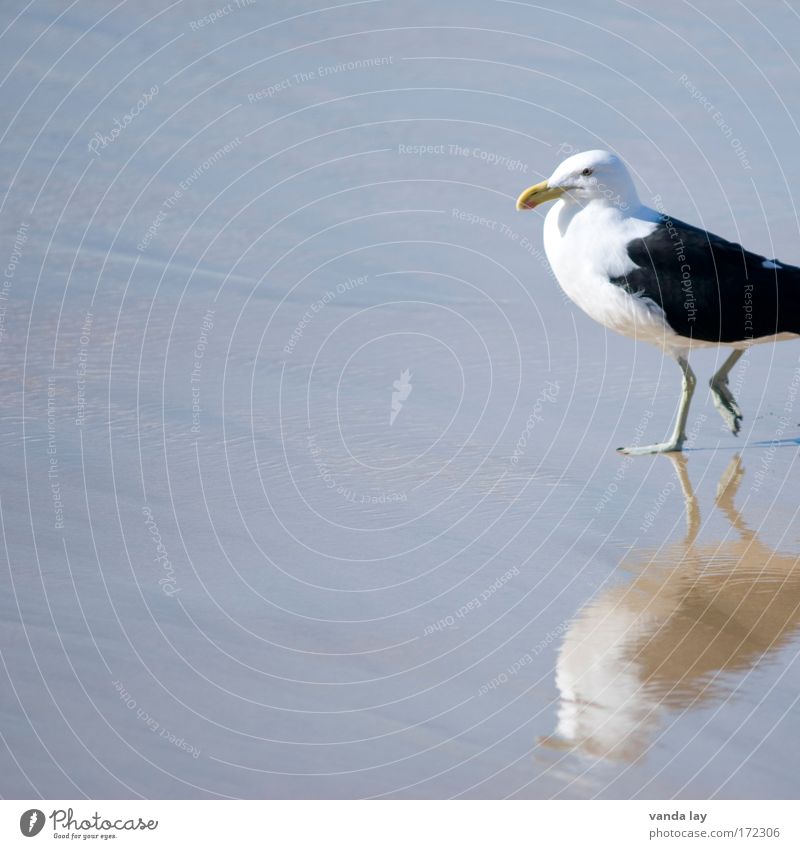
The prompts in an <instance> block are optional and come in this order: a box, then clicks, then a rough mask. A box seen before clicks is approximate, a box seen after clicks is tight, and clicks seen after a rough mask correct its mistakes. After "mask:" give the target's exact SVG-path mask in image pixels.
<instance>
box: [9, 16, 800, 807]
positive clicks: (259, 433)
mask: <svg viewBox="0 0 800 849" xmlns="http://www.w3.org/2000/svg"><path fill="white" fill-rule="evenodd" d="M412 7H413V8H412ZM16 8H17V10H19V11H21V12H22V13H21V15H20V17H19V18H17V19H16V20H14V22H13V24H12V25H11V26H10V28H9V30H8V32H7V33H6V34H5V35H4V36H3V38H2V43H3V45H4V47H5V49H4V50H3V51H0V71H1V72H2V74H3V76H5V75H6V74H8V77H7V80H6V82H5V83H4V84H3V92H4V97H3V99H2V100H1V101H0V103H1V104H2V106H1V107H0V108H2V109H3V112H4V116H3V117H4V120H3V127H5V128H6V130H5V137H4V138H3V141H2V155H1V156H0V162H2V167H3V173H4V175H5V187H7V188H8V191H7V193H5V195H4V197H3V199H2V211H1V213H0V214H1V215H2V218H1V219H0V223H1V225H2V244H3V245H4V268H5V269H6V273H5V278H4V281H3V283H4V285H3V293H4V295H3V300H4V303H3V304H2V306H4V307H5V311H4V312H3V313H2V319H3V320H2V325H0V326H1V327H2V334H0V356H2V358H3V363H4V369H3V371H2V373H0V388H1V390H2V397H3V399H4V404H3V408H2V411H0V444H2V446H3V449H4V450H3V451H2V454H0V469H1V470H2V471H1V473H0V508H1V509H0V516H1V517H2V528H0V530H2V535H3V545H2V546H0V558H2V559H3V561H4V565H5V566H6V567H7V568H6V569H4V573H5V574H4V577H3V585H4V588H3V591H2V592H1V593H0V631H1V632H2V643H1V644H0V645H2V657H3V667H2V673H1V674H2V676H3V685H2V687H0V692H2V694H3V695H2V732H3V739H4V742H5V744H6V745H5V747H4V748H3V749H2V751H0V793H2V795H4V796H5V797H26V798H27V797H35V796H39V795H41V796H44V797H52V798H78V797H81V796H84V795H85V796H89V797H99V798H115V797H136V796H146V797H155V798H160V797H166V798H170V797H194V796H233V797H373V796H389V797H435V798H440V797H451V796H466V797H505V796H512V797H513V796H516V797H535V798H550V797H562V798H567V797H569V798H573V797H575V798H589V797H598V796H599V797H613V798H628V797H636V796H638V797H649V798H665V797H673V796H674V797H684V798H705V797H711V796H719V797H730V798H742V797H778V798H785V797H788V798H791V797H794V796H796V792H797V791H796V787H797V782H796V765H795V761H796V759H795V758H794V757H793V755H794V752H793V748H794V747H793V743H794V741H795V740H796V739H797V734H798V731H799V730H800V729H799V728H798V719H797V716H798V713H797V709H796V701H797V693H798V686H799V685H800V669H799V668H798V662H797V653H798V648H800V567H799V566H798V551H799V550H800V537H798V533H797V504H798V491H799V490H798V486H797V483H796V474H797V459H796V458H797V451H798V444H800V424H798V422H800V415H798V409H797V404H798V399H797V393H798V375H800V371H798V362H799V360H798V349H797V346H796V344H795V343H784V344H782V345H778V346H762V347H758V348H754V349H753V350H751V351H750V352H749V353H748V354H747V355H746V357H745V359H743V360H742V362H741V363H740V364H739V366H738V367H737V369H736V371H735V372H734V373H733V376H732V381H731V382H732V387H733V389H734V392H735V394H736V395H737V397H738V399H739V402H740V404H741V406H742V408H743V410H744V413H745V421H744V426H743V432H742V434H741V436H740V437H739V438H738V439H737V438H734V437H733V436H731V435H730V434H728V433H726V432H725V431H724V429H723V427H722V423H721V420H720V419H719V417H718V416H717V413H716V411H715V410H714V408H713V405H712V404H711V401H710V399H709V398H708V397H707V396H706V393H704V392H702V391H698V393H697V397H696V399H695V402H694V406H693V408H692V413H691V416H690V422H689V430H690V434H691V437H692V450H690V451H687V452H686V454H685V461H676V460H672V459H670V458H667V457H637V458H630V457H624V456H622V455H619V454H617V453H615V451H614V450H613V449H614V448H615V447H616V446H618V445H621V444H625V443H630V442H631V441H632V440H634V439H639V440H640V441H641V442H645V441H657V440H659V439H661V438H662V437H663V435H664V434H665V433H666V432H667V430H668V428H669V425H670V423H671V422H670V420H671V416H672V414H673V411H674V406H675V404H676V402H677V392H678V386H679V375H678V370H677V368H676V367H675V366H674V365H673V364H672V363H671V362H668V361H664V360H663V359H662V357H661V355H660V353H659V352H658V351H656V350H655V349H651V348H648V347H645V346H641V345H640V346H637V345H635V344H634V343H633V342H631V341H629V340H626V339H622V338H619V337H616V336H614V335H612V334H610V333H606V332H605V331H604V330H603V329H602V328H600V327H598V326H596V325H594V324H593V323H592V322H591V321H590V320H589V319H588V318H587V317H585V316H584V315H583V314H581V313H580V312H579V311H578V310H577V308H574V307H573V306H572V305H570V304H569V303H567V302H565V300H564V297H563V295H562V294H561V292H560V290H559V289H558V287H557V285H556V283H555V281H554V280H553V278H552V275H551V274H550V272H549V269H548V267H547V265H546V262H545V261H544V260H543V253H542V245H541V221H542V214H541V213H540V212H535V213H532V214H528V215H521V214H518V213H516V212H515V211H514V204H513V201H514V198H515V197H516V195H517V194H518V192H519V191H520V190H521V189H522V188H524V187H525V186H527V185H529V184H530V183H533V182H536V181H538V180H540V179H542V178H543V177H545V176H547V174H548V173H550V171H551V170H552V169H553V167H554V166H555V164H557V162H558V161H559V160H560V159H561V158H563V157H564V156H565V155H566V153H568V152H569V151H570V149H571V147H574V148H575V149H584V148H590V147H598V146H607V147H613V148H615V149H617V150H618V151H619V152H620V153H621V154H622V155H623V156H624V157H625V158H626V159H627V160H628V161H629V163H630V165H631V167H632V169H633V170H634V171H635V173H636V174H637V178H638V180H639V185H640V189H641V194H642V198H643V199H644V200H645V201H646V202H648V203H650V204H652V205H659V204H663V207H664V208H666V209H668V210H669V211H670V212H671V213H672V214H674V215H675V216H676V217H678V218H683V219H686V220H690V221H694V222H697V223H701V224H703V225H704V226H706V227H709V228H710V229H713V230H715V231H717V232H720V233H721V234H723V235H725V236H728V237H730V238H739V239H741V240H742V241H743V242H744V243H745V244H746V245H747V246H748V247H750V248H752V249H754V250H758V251H759V252H761V253H763V254H765V255H767V256H778V257H781V258H783V259H785V260H787V261H795V262H797V261H800V255H798V250H797V227H798V223H797V219H796V208H795V205H794V202H793V191H792V190H793V187H795V186H796V185H798V184H800V164H798V158H797V156H796V147H797V141H798V139H797V127H796V125H795V123H794V120H795V119H794V116H796V115H798V114H800V108H799V107H800V88H798V86H797V85H796V74H797V68H796V67H795V66H794V64H793V61H792V59H791V55H790V54H791V50H790V49H789V48H787V50H789V53H787V52H785V51H784V49H783V46H784V45H791V44H794V43H796V40H797V36H798V35H800V22H798V19H797V17H796V15H795V14H794V13H793V12H791V10H788V9H780V8H777V7H776V8H770V10H769V12H768V13H767V12H765V11H763V10H762V8H761V7H755V6H754V7H753V12H752V14H751V13H750V12H748V11H747V10H746V9H745V8H744V7H742V9H741V10H739V11H736V12H733V10H731V9H730V7H729V4H723V3H721V2H720V3H705V4H702V5H701V6H695V7H694V9H693V8H692V7H688V6H684V5H681V4H674V5H672V6H669V7H663V6H653V7H652V8H651V7H650V6H649V5H647V6H643V7H642V9H641V10H637V9H636V8H634V7H632V6H628V5H619V4H602V3H601V4H588V3H572V4H568V5H566V6H565V5H564V4H559V5H558V8H557V10H549V11H548V10H547V9H545V8H543V7H540V6H533V5H526V4H520V3H514V4H511V3H499V2H498V3H493V4H486V3H480V4H479V3H473V4H469V3H439V4H435V7H434V8H429V6H428V5H425V4H411V3H402V4H401V3H393V2H372V3H357V4H347V5H344V6H341V7H337V8H333V9H329V10H323V11H314V10H313V7H311V6H308V5H303V4H301V3H293V4H283V5H282V6H281V7H280V11H279V12H278V10H277V8H275V7H268V6H266V4H262V3H258V4H255V3H254V4H250V5H245V4H242V6H241V7H236V6H235V4H234V6H233V7H232V9H231V11H229V12H228V13H227V14H224V15H222V16H221V17H220V18H219V19H218V20H215V21H213V22H212V21H205V22H202V19H203V16H205V15H208V14H209V12H210V11H211V10H210V9H209V8H208V6H207V5H204V4H199V3H182V4H179V5H176V6H174V7H169V8H167V9H166V10H164V8H163V6H162V5H161V4H155V3H137V4H135V5H134V4H126V5H124V6H122V7H120V8H119V9H117V10H116V11H108V9H107V8H105V7H103V8H102V9H100V7H98V6H96V5H94V4H77V5H75V6H73V7H70V8H69V9H67V10H66V11H65V10H64V9H63V8H62V6H61V5H60V4H54V3H40V2H35V3H34V4H32V6H31V7H30V8H29V9H27V10H25V11H22V4H16ZM110 8H111V7H109V9H110ZM9 10H11V11H13V7H12V6H7V8H6V12H5V16H6V18H7V22H9V21H10V20H11V18H12V17H13V15H11V13H10V11H9ZM755 14H758V15H759V17H760V18H761V20H760V21H759V20H757V19H756V18H755V17H754V15H755ZM153 16H155V17H153ZM151 18H152V19H151ZM348 63H355V65H353V66H348ZM287 81H288V82H287ZM154 86H155V87H157V91H156V92H155V93H154V94H152V96H150V97H149V98H147V99H146V101H147V102H144V101H143V103H142V105H141V106H137V101H138V100H139V99H140V98H142V94H143V93H144V92H150V91H152V89H153V87H154ZM698 92H699V94H698ZM709 104H710V106H711V108H709ZM126 115H127V116H128V118H126V117H125V116H126ZM115 119H117V120H119V122H120V124H119V126H121V127H122V129H121V130H119V131H118V132H116V133H114V132H113V131H114V129H115V127H117V126H118V125H116V124H115ZM97 134H99V136H98V135H97ZM93 139H94V142H93ZM420 146H422V147H423V150H422V151H420ZM570 146H571V147H570ZM6 284H7V285H6ZM722 356H724V354H723V355H722ZM719 361H721V359H720V357H719V356H718V355H717V354H716V353H714V352H707V351H706V352H700V353H698V354H697V355H695V356H694V357H693V363H694V366H695V368H696V371H697V372H698V376H699V378H700V384H699V385H700V387H701V388H702V387H703V385H704V384H703V380H705V379H707V377H708V376H710V374H711V373H712V371H713V369H714V367H715V362H719ZM393 396H394V397H393Z"/></svg>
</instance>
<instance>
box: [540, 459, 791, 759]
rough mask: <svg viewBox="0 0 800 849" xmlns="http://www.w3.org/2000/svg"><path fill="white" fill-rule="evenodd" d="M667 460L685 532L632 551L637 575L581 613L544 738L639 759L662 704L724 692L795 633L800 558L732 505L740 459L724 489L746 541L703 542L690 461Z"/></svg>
mask: <svg viewBox="0 0 800 849" xmlns="http://www.w3.org/2000/svg"><path fill="white" fill-rule="evenodd" d="M671 459H672V460H673V462H674V464H675V466H676V471H677V473H678V477H679V479H680V482H681V486H682V488H683V493H684V497H685V499H686V509H687V525H688V529H687V533H686V538H685V539H684V540H683V542H681V543H678V544H676V545H674V546H671V547H668V548H662V549H659V550H658V551H653V552H651V551H633V552H631V553H630V554H629V555H628V556H627V557H626V558H625V560H624V561H623V562H622V564H621V566H622V567H623V568H625V569H627V570H629V571H634V572H635V573H636V577H635V578H634V580H633V581H632V582H631V583H630V584H629V585H624V586H619V587H614V588H613V589H610V590H607V591H605V592H603V593H601V594H600V595H599V596H598V597H597V598H596V599H593V600H592V601H591V602H589V603H588V604H587V605H586V606H585V607H584V608H583V609H582V610H581V611H580V613H579V614H578V615H577V616H576V617H575V619H574V620H573V622H572V623H571V625H570V627H569V628H568V630H567V633H566V635H565V637H564V642H563V644H562V646H561V649H560V651H559V656H558V660H557V664H556V685H557V687H558V690H559V693H560V698H561V700H560V704H559V709H558V729H557V732H556V734H555V735H554V736H553V737H550V738H547V739H546V740H544V741H542V742H543V743H544V744H545V745H551V746H555V747H558V748H562V747H567V748H574V749H577V750H580V751H582V752H584V753H585V754H588V755H592V756H595V757H610V758H613V759H620V760H633V759H634V758H635V757H637V756H638V755H640V754H641V753H642V752H643V751H644V750H645V749H646V748H647V746H648V745H649V742H650V740H651V738H652V737H653V736H654V734H655V732H656V730H657V727H658V725H659V722H660V719H661V713H662V710H663V709H665V708H667V709H668V708H683V707H688V706H690V705H695V704H700V703H703V702H705V701H708V700H709V699H714V698H717V699H719V698H722V697H724V695H725V694H726V692H728V685H729V684H730V678H728V677H727V676H726V673H727V674H730V673H740V674H741V673H743V672H746V671H748V670H749V669H750V668H751V667H752V666H754V665H755V664H756V663H758V662H759V661H761V660H762V659H763V657H764V655H765V654H767V653H768V652H770V651H774V650H776V649H778V648H780V647H781V646H782V645H783V644H784V643H785V642H786V641H787V640H788V639H789V638H790V637H791V636H793V635H794V634H796V632H797V631H798V630H799V629H800V560H799V559H798V558H797V557H795V556H793V555H788V554H780V553H778V552H775V551H774V550H773V549H771V548H770V547H769V546H767V545H766V544H765V543H763V542H762V541H761V540H760V539H759V538H758V536H757V535H756V534H755V533H754V532H753V531H751V530H750V529H749V528H748V527H747V526H746V525H745V523H744V521H743V520H742V518H741V516H740V514H739V513H738V511H737V510H736V508H735V507H734V504H733V499H734V496H735V494H736V489H737V487H738V485H739V483H740V481H741V479H742V477H743V474H744V472H743V470H742V468H741V464H740V462H739V458H738V457H735V458H734V459H733V460H732V461H731V464H730V465H729V467H728V469H727V470H726V473H725V475H724V476H723V480H722V481H721V482H720V486H719V488H718V492H717V506H718V507H719V508H720V509H722V510H723V511H724V512H725V514H726V515H727V517H728V519H729V521H730V523H731V525H732V526H733V527H734V529H735V530H736V531H737V532H738V534H739V538H738V539H736V540H731V541H725V542H715V543H711V544H707V545H701V544H698V543H697V533H698V530H699V527H700V514H699V511H698V508H697V504H696V501H695V498H694V494H693V492H692V490H691V484H690V482H689V478H688V475H687V473H686V461H685V459H684V458H683V457H681V456H679V455H678V456H674V455H671Z"/></svg>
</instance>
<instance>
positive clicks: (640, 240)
mask: <svg viewBox="0 0 800 849" xmlns="http://www.w3.org/2000/svg"><path fill="white" fill-rule="evenodd" d="M551 200H554V201H556V204H555V206H553V207H552V208H551V209H550V210H549V211H548V213H547V216H546V218H545V221H544V249H545V253H546V254H547V259H548V261H549V262H550V265H551V266H552V268H553V271H554V273H555V275H556V278H557V280H558V282H559V285H560V286H561V288H562V289H563V290H564V292H565V293H566V294H567V296H568V297H569V298H570V299H571V300H572V301H574V302H575V303H576V304H577V305H578V306H579V307H580V308H581V309H582V310H583V311H584V312H585V313H587V314H588V315H589V316H590V317H591V318H593V319H594V320H595V321H597V322H599V323H600V324H602V325H603V326H604V327H608V328H609V329H611V330H615V331H616V332H618V333H621V334H622V335H623V336H628V337H631V338H633V339H636V340H644V341H646V342H650V343H652V344H654V345H656V346H658V347H659V348H661V349H662V351H663V352H664V353H665V354H668V355H669V356H671V357H673V358H674V359H675V360H676V361H677V363H678V365H679V366H680V368H681V372H682V373H683V381H682V390H681V397H680V403H679V405H678V413H677V417H676V421H675V426H674V428H673V431H672V435H671V436H670V438H669V439H668V440H667V441H666V442H659V443H656V444H655V445H645V446H634V447H631V448H620V449H618V450H619V451H621V452H623V453H625V454H656V453H662V452H670V451H681V450H682V449H683V444H684V442H685V441H686V419H687V416H688V414H689V406H690V404H691V401H692V395H693V394H694V389H695V385H696V383H697V379H696V378H695V375H694V372H693V371H692V369H691V367H690V366H689V353H690V351H691V350H692V349H693V348H698V347H729V348H732V349H733V351H732V352H731V354H730V355H729V356H728V358H727V359H726V360H725V361H724V362H723V363H722V365H721V366H720V368H719V369H718V370H717V372H716V373H715V374H714V376H713V377H712V378H711V382H710V386H711V394H712V398H713V400H714V405H715V406H716V408H717V410H718V411H719V413H720V415H721V416H722V418H723V420H724V422H725V423H726V425H727V426H728V427H729V428H730V430H731V432H732V433H733V434H734V435H736V434H738V432H739V429H740V426H741V422H742V412H741V410H740V409H739V405H738V404H737V403H736V399H735V398H734V397H733V394H732V393H731V391H730V389H729V387H728V376H729V374H730V372H731V369H732V368H733V367H734V366H735V365H736V363H737V362H738V361H739V358H740V357H741V356H742V354H743V353H744V352H745V351H746V350H747V348H749V347H750V346H751V345H753V344H757V343H762V342H774V341H780V340H783V339H791V338H796V337H797V336H798V335H800V268H797V267H795V266H792V265H786V264H785V263H782V262H778V260H775V259H766V258H765V257H763V256H759V255H758V254H755V253H751V252H750V251H747V250H745V249H744V248H743V247H742V246H741V245H738V244H735V243H734V242H729V241H727V240H726V239H723V238H721V237H720V236H715V235H714V234H713V233H709V232H708V231H707V230H703V229H701V228H699V227H694V226H692V225H691V224H685V223H684V222H682V221H678V220H677V219H674V218H671V217H669V216H668V215H666V214H664V213H662V212H658V211H656V210H654V209H650V208H649V207H646V206H644V205H643V204H642V202H641V201H640V200H639V196H638V194H637V192H636V187H635V186H634V183H633V180H632V178H631V176H630V174H629V173H628V169H627V168H626V167H625V164H624V163H623V162H622V160H621V159H620V158H619V157H618V156H616V155H615V154H613V153H610V152H609V151H606V150H589V151H585V152H584V153H577V154H575V155H574V156H570V157H569V158H568V159H566V160H564V162H562V163H561V164H560V165H559V166H558V168H556V170H555V171H554V172H553V174H552V176H551V177H550V178H549V179H547V180H545V181H544V182H542V183H537V184H536V185H535V186H531V187H530V188H527V189H525V191H524V192H522V194H521V195H520V196H519V198H518V199H517V209H519V210H528V209H534V208H535V207H537V206H539V204H542V203H545V202H546V201H551Z"/></svg>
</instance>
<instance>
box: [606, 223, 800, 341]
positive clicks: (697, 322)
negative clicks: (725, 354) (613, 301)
mask: <svg viewBox="0 0 800 849" xmlns="http://www.w3.org/2000/svg"><path fill="white" fill-rule="evenodd" d="M628 255H629V256H630V258H631V260H632V261H633V262H634V263H636V265H637V266H638V268H636V269H635V270H634V271H632V272H630V273H629V274H628V275H626V276H623V277H616V278H614V279H612V281H611V282H612V283H614V284H615V285H617V286H621V287H622V288H623V289H625V290H626V291H627V292H630V293H631V294H634V295H642V296H644V297H647V298H651V299H652V300H653V301H655V302H656V303H657V304H658V305H659V306H660V307H661V308H662V309H663V310H664V313H665V315H666V317H667V321H668V322H669V324H670V326H671V327H672V329H673V330H674V331H675V332H676V333H678V334H680V335H681V336H686V337H689V338H692V339H698V340H703V341H706V342H722V343H724V342H741V341H743V340H746V339H758V338H759V337H762V336H771V335H773V334H776V333H800V268H796V267H795V266H792V265H784V264H783V263H781V262H778V261H777V260H766V259H765V258H764V257H763V256H758V254H754V253H751V252H750V251H746V250H745V249H744V248H743V247H742V246H741V245H737V244H735V243H734V242H729V241H727V240H726V239H722V238H720V237H719V236H715V235H714V234H713V233H708V232H707V231H706V230H701V229H700V228H699V227H693V226H692V225H691V224H684V223H683V222H682V221H676V220H674V219H671V218H668V217H666V216H663V217H662V218H661V222H660V223H659V225H658V227H657V228H656V229H655V230H654V231H653V232H652V233H651V234H650V235H649V236H646V237H645V238H644V239H634V241H632V242H631V243H630V244H629V245H628ZM765 263H766V266H765ZM773 265H777V266H779V267H777V268H776V267H772V266H773Z"/></svg>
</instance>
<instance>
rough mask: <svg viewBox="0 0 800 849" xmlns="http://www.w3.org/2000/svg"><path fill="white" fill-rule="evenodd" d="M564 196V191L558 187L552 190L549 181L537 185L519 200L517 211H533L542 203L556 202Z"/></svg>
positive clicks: (524, 193) (527, 190)
mask: <svg viewBox="0 0 800 849" xmlns="http://www.w3.org/2000/svg"><path fill="white" fill-rule="evenodd" d="M563 194H564V189H560V188H558V187H555V188H552V189H551V188H550V186H548V185H547V180H545V181H544V182H542V183H537V184H536V185H535V186H531V187H530V188H529V189H525V191H524V192H523V193H522V194H521V195H520V196H519V197H518V198H517V209H533V208H534V207H535V206H539V204H540V203H545V202H546V201H548V200H555V199H556V198H558V197H561V195H563Z"/></svg>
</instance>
